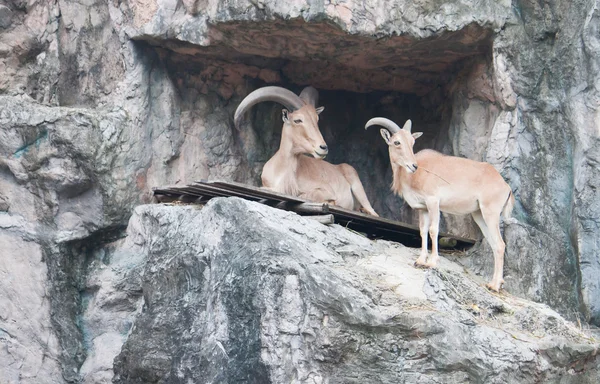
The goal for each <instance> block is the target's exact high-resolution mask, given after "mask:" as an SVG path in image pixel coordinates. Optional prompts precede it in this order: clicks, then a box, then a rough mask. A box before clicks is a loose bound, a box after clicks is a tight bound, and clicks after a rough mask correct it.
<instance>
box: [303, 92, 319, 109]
mask: <svg viewBox="0 0 600 384" xmlns="http://www.w3.org/2000/svg"><path fill="white" fill-rule="evenodd" d="M300 98H301V99H302V101H304V102H305V103H306V104H309V105H312V106H313V107H315V108H316V107H317V103H318V102H319V91H317V90H316V89H315V88H313V87H306V88H304V89H303V90H302V92H301V93H300Z"/></svg>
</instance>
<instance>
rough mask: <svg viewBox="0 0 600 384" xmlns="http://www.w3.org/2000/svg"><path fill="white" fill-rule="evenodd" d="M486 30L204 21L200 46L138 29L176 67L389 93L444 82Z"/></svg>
mask: <svg viewBox="0 0 600 384" xmlns="http://www.w3.org/2000/svg"><path fill="white" fill-rule="evenodd" d="M493 35H494V30H493V29H491V28H489V27H484V26H481V25H479V24H476V23H471V24H468V25H466V26H464V27H462V28H460V29H457V30H452V31H442V32H439V33H437V34H435V35H433V36H429V37H425V38H417V37H414V36H411V35H408V34H400V35H398V34H396V33H391V34H389V35H386V34H382V33H374V34H366V33H348V32H346V31H344V30H343V29H341V28H339V27H338V26H336V25H332V23H329V22H324V21H321V22H306V21H304V20H302V19H293V20H273V21H263V22H247V21H230V22H224V23H215V24H210V26H209V29H208V36H210V38H209V39H208V41H207V42H206V43H205V44H194V43H192V42H189V41H186V40H183V39H178V38H163V37H161V36H157V35H149V34H141V35H138V36H136V37H134V40H136V41H144V42H147V43H149V44H150V45H152V46H155V47H159V48H162V49H164V50H165V51H164V52H163V54H164V55H167V56H169V57H170V60H171V61H172V63H174V64H175V65H176V66H177V67H180V68H186V67H188V68H190V69H191V68H193V67H194V66H197V65H202V63H204V62H207V61H211V60H219V61H222V62H224V63H230V64H232V65H240V64H241V65H246V66H250V67H258V68H260V69H267V70H271V71H275V72H277V73H278V74H279V77H274V78H272V80H275V81H277V80H279V81H285V82H288V83H292V84H297V85H308V84H310V85H313V86H314V87H316V88H318V89H323V90H343V91H351V92H360V93H366V92H373V91H396V92H402V93H408V94H415V95H418V96H424V95H426V94H428V93H430V92H432V91H434V90H435V89H437V88H440V87H444V86H446V85H448V84H449V83H450V82H451V81H452V80H453V78H454V77H455V76H456V74H457V73H459V72H461V71H463V70H464V68H465V67H466V66H469V65H470V62H471V61H472V60H473V59H475V58H479V59H481V58H483V59H484V60H488V59H490V58H491V49H492V38H493Z"/></svg>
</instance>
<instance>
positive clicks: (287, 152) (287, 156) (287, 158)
mask: <svg viewBox="0 0 600 384" xmlns="http://www.w3.org/2000/svg"><path fill="white" fill-rule="evenodd" d="M291 129H292V127H290V126H289V124H284V125H283V130H282V132H281V141H280V142H279V150H278V151H277V153H275V156H274V157H277V158H278V160H279V163H280V164H285V168H284V169H282V171H285V172H286V173H287V172H292V173H294V174H295V173H296V169H297V168H298V157H299V156H301V154H300V153H294V142H293V141H292V134H291Z"/></svg>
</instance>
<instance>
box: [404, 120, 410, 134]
mask: <svg viewBox="0 0 600 384" xmlns="http://www.w3.org/2000/svg"><path fill="white" fill-rule="evenodd" d="M402 129H404V130H406V131H408V132H410V130H411V129H412V121H410V119H408V120H406V123H404V127H402Z"/></svg>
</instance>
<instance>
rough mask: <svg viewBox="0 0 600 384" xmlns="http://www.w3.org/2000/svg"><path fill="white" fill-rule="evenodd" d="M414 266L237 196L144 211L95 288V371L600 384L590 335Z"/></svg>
mask: <svg viewBox="0 0 600 384" xmlns="http://www.w3.org/2000/svg"><path fill="white" fill-rule="evenodd" d="M416 257H417V251H416V250H414V249H410V248H405V247H403V246H401V245H399V244H395V243H390V242H386V241H377V242H372V241H369V240H367V239H366V238H364V237H362V236H360V235H358V234H355V233H352V232H350V231H348V230H346V229H344V228H342V227H340V226H337V225H334V226H325V225H322V224H319V223H317V222H315V221H312V220H310V219H307V218H302V217H299V216H297V215H296V214H294V213H289V212H284V211H280V210H276V209H273V208H269V207H266V206H264V205H260V204H257V203H251V202H247V201H244V200H241V199H237V198H227V199H225V198H219V199H214V200H212V201H210V202H209V203H208V204H207V205H206V207H204V208H202V209H200V208H199V207H194V206H187V207H186V206H156V205H150V206H148V205H146V206H140V207H138V208H136V209H135V211H134V215H133V216H132V218H131V220H130V225H129V228H128V237H127V239H126V240H125V241H124V242H123V243H122V244H120V245H118V246H116V247H115V248H113V251H112V252H111V253H110V256H108V257H107V258H106V260H104V262H102V260H99V259H98V260H97V261H96V263H97V264H96V266H95V268H97V269H98V270H99V271H101V272H100V273H99V274H98V277H99V278H95V279H93V280H90V281H88V285H87V287H86V288H87V289H88V290H93V293H92V295H91V297H90V300H89V304H88V306H87V310H86V311H85V312H84V314H83V319H84V321H83V324H84V326H83V329H84V330H86V329H88V328H89V329H93V330H94V332H96V333H95V334H93V335H91V336H93V340H94V345H93V347H92V353H91V355H90V356H89V357H88V359H96V358H97V356H102V359H103V360H104V361H110V360H111V358H112V357H114V356H116V358H115V360H114V361H115V368H114V373H115V376H114V379H113V382H115V383H155V382H175V383H179V382H182V383H183V382H190V381H193V382H214V383H225V382H236V381H248V382H255V383H270V382H272V383H284V382H296V383H326V382H329V383H351V382H355V383H366V382H369V383H379V382H380V383H392V382H407V383H429V382H431V383H433V382H444V383H448V382H486V383H506V382H519V383H534V382H540V381H543V382H561V383H593V382H596V381H597V380H598V379H600V376H599V375H600V371H599V370H598V362H599V361H598V359H599V357H598V346H599V344H598V342H597V341H593V339H592V338H591V336H590V334H587V333H586V332H582V331H581V330H579V329H577V327H576V326H574V325H573V324H570V323H567V322H566V321H565V320H564V319H563V318H562V317H561V316H560V315H558V314H557V313H556V312H554V311H552V310H551V309H549V308H548V307H547V306H545V305H541V304H535V303H532V302H528V301H525V300H523V299H518V298H516V297H514V296H511V295H494V294H491V293H490V292H488V291H487V290H486V289H485V288H484V286H483V283H482V281H481V280H480V279H478V278H476V277H474V276H473V275H471V274H469V273H467V272H465V271H464V270H463V268H462V267H460V266H459V265H457V264H455V263H452V262H450V261H446V260H443V261H442V266H441V267H440V269H439V270H436V271H422V270H415V269H414V268H413V266H412V263H413V262H414V259H415V258H416ZM107 277H108V278H107ZM106 281H111V283H101V285H100V282H106ZM142 297H143V298H142ZM128 311H129V314H127V312H128ZM134 315H135V316H136V317H135V320H134V322H133V327H131V322H130V321H131V318H132V317H134ZM100 319H101V320H100ZM95 321H99V322H100V323H102V324H109V323H110V325H108V326H106V325H105V326H104V327H102V329H99V328H98V327H97V326H96V325H95V324H93V322H95ZM129 327H131V331H130V333H129V335H127V331H128V330H129ZM127 336H128V337H127ZM125 338H126V340H125ZM119 340H124V344H123V346H122V348H121V350H120V352H119V348H113V349H112V350H108V348H107V347H106V346H107V345H113V346H114V342H116V341H119ZM122 342H123V341H121V343H122ZM87 363H88V362H87V361H86V363H85V364H84V367H86V366H87ZM92 364H93V363H92ZM92 364H90V365H92ZM95 367H98V365H95ZM100 367H101V368H104V365H101V366H100ZM97 374H98V372H94V371H90V372H84V375H87V376H84V378H85V381H89V382H94V381H91V380H90V379H91V377H94V376H93V375H97ZM102 374H106V372H105V371H102Z"/></svg>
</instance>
